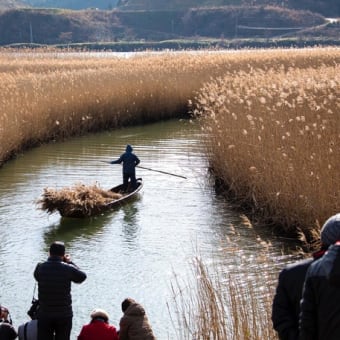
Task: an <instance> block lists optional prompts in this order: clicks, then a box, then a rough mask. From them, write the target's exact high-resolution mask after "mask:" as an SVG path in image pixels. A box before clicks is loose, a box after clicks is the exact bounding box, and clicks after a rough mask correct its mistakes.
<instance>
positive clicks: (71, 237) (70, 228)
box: [44, 195, 141, 250]
mask: <svg viewBox="0 0 340 340" xmlns="http://www.w3.org/2000/svg"><path fill="white" fill-rule="evenodd" d="M140 198H141V197H140V195H137V196H136V197H135V198H134V200H133V201H131V202H130V204H124V205H122V206H117V207H115V208H113V209H112V210H110V211H108V212H106V213H104V214H102V215H98V216H93V217H86V218H68V217H61V218H60V220H59V221H58V222H57V223H52V224H50V225H49V226H48V227H47V231H46V232H45V233H44V241H45V246H46V250H48V249H49V246H50V244H51V243H52V242H53V241H56V240H63V242H64V243H65V246H67V247H69V246H71V245H72V244H73V243H74V242H75V241H76V240H77V239H79V238H82V239H89V240H90V239H92V238H93V236H94V235H96V234H100V233H102V232H103V230H104V229H105V227H106V226H108V225H109V224H111V222H112V220H114V219H115V217H116V216H117V214H118V213H119V212H120V211H122V212H123V232H124V235H125V238H126V240H127V242H131V241H132V240H133V239H134V238H135V237H134V235H135V234H136V233H137V232H138V229H139V227H138V224H137V223H136V216H137V214H138V208H137V206H136V204H137V202H138V201H139V200H140Z"/></svg>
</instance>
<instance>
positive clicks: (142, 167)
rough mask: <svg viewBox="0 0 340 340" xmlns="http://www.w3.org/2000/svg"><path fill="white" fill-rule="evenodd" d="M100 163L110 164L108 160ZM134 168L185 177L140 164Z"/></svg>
mask: <svg viewBox="0 0 340 340" xmlns="http://www.w3.org/2000/svg"><path fill="white" fill-rule="evenodd" d="M100 162H102V163H106V164H111V163H110V162H108V161H100ZM136 168H141V169H145V170H149V171H155V172H160V173H162V174H166V175H171V176H176V177H180V178H184V179H187V178H186V177H185V176H182V175H176V174H173V173H171V172H166V171H162V170H155V169H151V168H146V167H144V166H140V165H137V166H136Z"/></svg>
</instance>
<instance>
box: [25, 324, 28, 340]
mask: <svg viewBox="0 0 340 340" xmlns="http://www.w3.org/2000/svg"><path fill="white" fill-rule="evenodd" d="M27 325H28V322H26V323H25V326H24V340H27Z"/></svg>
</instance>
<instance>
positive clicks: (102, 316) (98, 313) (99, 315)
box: [90, 308, 109, 323]
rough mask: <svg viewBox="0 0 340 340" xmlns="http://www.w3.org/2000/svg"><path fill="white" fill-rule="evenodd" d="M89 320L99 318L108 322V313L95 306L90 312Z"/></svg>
mask: <svg viewBox="0 0 340 340" xmlns="http://www.w3.org/2000/svg"><path fill="white" fill-rule="evenodd" d="M90 316H91V321H93V320H101V321H104V322H106V323H108V322H109V314H108V313H107V312H106V311H105V310H104V309H99V308H96V309H94V310H93V311H92V312H91V315H90Z"/></svg>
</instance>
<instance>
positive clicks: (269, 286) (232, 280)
mask: <svg viewBox="0 0 340 340" xmlns="http://www.w3.org/2000/svg"><path fill="white" fill-rule="evenodd" d="M258 241H259V244H258V246H259V247H260V248H261V250H259V255H258V257H252V258H250V259H243V260H242V253H243V250H242V249H239V248H237V246H235V243H231V242H230V243H229V244H228V243H227V244H226V245H225V246H224V247H225V248H224V250H223V253H224V254H225V256H224V259H228V258H230V256H229V254H230V252H233V253H234V254H237V253H239V254H240V257H239V258H240V263H238V264H237V265H235V266H230V268H228V265H227V264H226V263H223V262H222V264H218V261H217V260H216V261H214V262H213V263H210V264H209V265H207V264H206V263H205V262H204V260H202V258H201V257H200V256H196V257H195V259H194V261H193V263H192V267H191V269H192V275H191V276H190V277H189V278H188V279H187V280H180V278H179V277H178V276H175V281H174V282H172V285H171V289H172V295H173V304H174V306H175V316H172V315H171V312H170V315H171V318H172V320H173V323H174V328H175V329H176V330H177V338H178V339H181V340H182V339H188V340H189V339H190V340H211V339H215V340H240V339H242V340H262V339H273V340H274V339H277V334H276V332H275V331H274V330H273V328H272V321H271V309H272V299H273V296H274V292H275V287H276V283H277V273H276V272H274V271H275V270H274V271H273V268H274V267H275V266H273V263H272V260H271V257H270V255H269V253H268V250H269V248H270V247H269V245H268V244H266V245H265V242H263V241H262V240H260V239H259V240H258ZM243 261H250V263H243ZM224 262H227V260H224ZM233 267H235V268H234V269H232V268H233ZM176 322H177V323H176Z"/></svg>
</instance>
